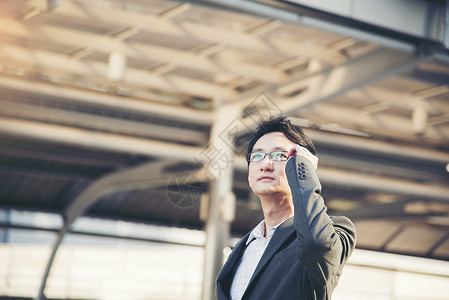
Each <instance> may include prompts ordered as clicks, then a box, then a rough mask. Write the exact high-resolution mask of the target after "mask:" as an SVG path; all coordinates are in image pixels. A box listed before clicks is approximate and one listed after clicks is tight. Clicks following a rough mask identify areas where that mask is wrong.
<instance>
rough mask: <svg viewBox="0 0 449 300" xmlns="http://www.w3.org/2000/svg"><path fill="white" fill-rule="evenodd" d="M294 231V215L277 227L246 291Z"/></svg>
mask: <svg viewBox="0 0 449 300" xmlns="http://www.w3.org/2000/svg"><path fill="white" fill-rule="evenodd" d="M294 232H295V229H294V227H293V217H290V218H288V219H287V220H286V221H285V222H284V223H282V224H281V225H280V226H279V227H278V228H276V231H275V232H274V234H273V236H272V237H271V240H270V243H268V246H267V248H266V249H265V252H264V253H263V255H262V257H261V259H260V261H259V264H258V265H257V267H256V270H255V271H254V273H253V276H252V277H251V280H250V281H249V284H248V287H247V288H246V291H248V290H250V289H251V288H250V287H251V285H252V284H254V282H255V281H256V278H257V277H258V276H259V273H260V272H261V271H262V270H263V269H264V268H265V266H266V264H267V263H268V262H269V261H270V260H271V258H272V257H273V255H274V254H275V253H276V252H277V251H278V249H279V248H280V247H281V246H282V245H283V244H284V242H285V241H286V240H287V239H288V238H289V237H290V236H291V235H292V233H294ZM245 294H246V292H245ZM245 294H243V297H242V299H244V298H245V297H244V296H245Z"/></svg>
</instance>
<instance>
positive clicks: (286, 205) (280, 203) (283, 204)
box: [260, 195, 293, 237]
mask: <svg viewBox="0 0 449 300" xmlns="http://www.w3.org/2000/svg"><path fill="white" fill-rule="evenodd" d="M260 202H261V204H262V211H263V215H264V217H265V237H267V235H268V230H269V229H270V228H272V227H274V226H276V225H278V224H280V223H282V222H283V221H285V220H286V219H288V218H290V217H291V216H293V202H292V200H291V198H288V197H281V198H280V197H279V195H277V196H269V197H260Z"/></svg>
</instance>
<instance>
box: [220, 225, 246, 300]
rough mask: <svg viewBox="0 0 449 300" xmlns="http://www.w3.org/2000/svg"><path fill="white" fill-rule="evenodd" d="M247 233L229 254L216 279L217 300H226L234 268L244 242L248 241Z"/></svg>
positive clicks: (244, 244) (244, 246)
mask: <svg viewBox="0 0 449 300" xmlns="http://www.w3.org/2000/svg"><path fill="white" fill-rule="evenodd" d="M248 237H249V233H248V234H247V235H245V236H244V237H243V238H242V239H241V240H240V241H239V242H238V243H237V245H235V247H234V249H233V250H232V252H231V254H230V255H229V257H228V259H227V260H226V263H225V264H224V266H223V268H222V269H221V271H220V273H219V274H218V277H217V297H218V299H228V298H229V293H230V290H231V284H232V280H233V278H234V272H235V267H236V265H237V264H238V262H239V261H240V258H241V257H242V255H243V252H244V251H245V248H246V241H247V240H248Z"/></svg>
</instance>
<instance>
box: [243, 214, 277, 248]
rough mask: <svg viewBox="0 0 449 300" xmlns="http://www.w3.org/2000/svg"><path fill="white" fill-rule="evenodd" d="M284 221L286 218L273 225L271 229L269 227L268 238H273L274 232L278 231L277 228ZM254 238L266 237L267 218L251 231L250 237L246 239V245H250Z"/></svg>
mask: <svg viewBox="0 0 449 300" xmlns="http://www.w3.org/2000/svg"><path fill="white" fill-rule="evenodd" d="M284 222H285V220H284V221H282V222H281V223H279V224H277V225H276V226H273V227H271V228H270V229H268V238H267V240H269V239H271V237H272V236H273V234H274V232H275V231H276V228H278V227H279V225H281V224H282V223H284ZM254 239H265V220H262V221H261V222H260V223H259V224H258V225H257V226H256V227H255V228H254V229H253V231H251V233H250V234H249V236H248V239H247V240H246V245H248V244H249V243H250V242H251V241H252V240H254Z"/></svg>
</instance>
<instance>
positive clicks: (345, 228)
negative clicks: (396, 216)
mask: <svg viewBox="0 0 449 300" xmlns="http://www.w3.org/2000/svg"><path fill="white" fill-rule="evenodd" d="M285 171H286V174H287V179H288V182H289V185H290V188H291V191H292V195H293V203H294V207H295V212H294V222H293V225H294V227H295V229H296V234H297V239H298V241H299V243H298V244H299V247H298V253H297V254H298V258H299V259H300V260H301V262H302V264H303V265H304V266H305V267H306V269H307V271H308V272H309V274H310V276H311V277H312V279H313V280H314V281H315V282H316V283H317V284H318V285H319V286H320V287H322V288H324V289H325V290H327V292H332V290H333V289H334V288H335V286H336V285H337V282H338V279H339V278H340V275H341V271H342V269H343V266H344V265H345V264H346V262H347V260H348V258H349V256H350V255H351V253H352V251H353V250H354V247H355V243H356V230H355V226H354V224H353V223H352V222H351V220H349V219H348V218H346V217H330V216H329V215H328V214H327V208H326V206H325V204H324V200H323V198H322V197H321V184H320V182H319V179H318V176H317V173H316V171H315V168H314V167H313V165H312V163H311V162H310V161H309V160H308V159H307V158H305V157H303V156H299V155H296V156H295V157H292V158H290V159H289V161H288V162H287V165H286V169H285Z"/></svg>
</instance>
